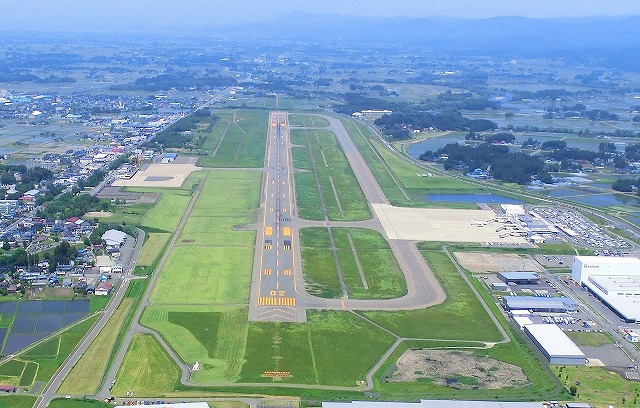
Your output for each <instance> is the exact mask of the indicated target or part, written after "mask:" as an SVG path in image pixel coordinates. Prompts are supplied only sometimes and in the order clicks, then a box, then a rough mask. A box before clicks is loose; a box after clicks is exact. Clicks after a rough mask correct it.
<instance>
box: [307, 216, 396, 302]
mask: <svg viewBox="0 0 640 408" xmlns="http://www.w3.org/2000/svg"><path fill="white" fill-rule="evenodd" d="M332 231H333V234H334V238H335V245H336V248H337V254H338V261H339V262H340V267H341V270H342V274H343V277H344V281H345V283H346V285H347V287H348V294H349V297H350V298H354V299H391V298H396V297H400V296H403V295H404V294H406V292H407V287H406V283H405V281H404V275H403V274H402V271H401V270H400V265H398V261H397V260H396V259H395V256H394V255H393V252H392V251H391V248H390V247H389V244H388V243H387V242H386V241H385V239H384V238H383V237H382V235H380V233H378V232H377V231H372V230H367V229H362V228H333V229H332ZM300 241H301V242H300V243H301V246H302V258H303V265H302V268H303V273H304V276H305V286H306V288H307V290H308V291H309V292H310V293H313V294H315V295H318V296H322V297H329V298H335V297H340V296H341V295H342V292H341V289H340V281H339V278H338V273H337V271H336V265H335V261H334V258H333V254H332V253H331V249H330V243H329V237H328V232H327V230H326V229H324V228H305V229H303V230H301V231H300ZM351 242H353V247H352V246H351ZM358 263H359V264H360V268H358ZM361 272H362V274H363V275H364V280H363V279H362V276H361V275H360V273H361Z"/></svg>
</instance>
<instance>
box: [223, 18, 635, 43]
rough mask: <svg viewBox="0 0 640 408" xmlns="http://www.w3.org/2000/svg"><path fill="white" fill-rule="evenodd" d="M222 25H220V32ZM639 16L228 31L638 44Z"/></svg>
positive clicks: (338, 21) (329, 23) (313, 23)
mask: <svg viewBox="0 0 640 408" xmlns="http://www.w3.org/2000/svg"><path fill="white" fill-rule="evenodd" d="M218 30H220V29H216V31H218ZM639 30H640V16H630V17H591V18H554V19H531V18H524V17H495V18H488V19H458V18H448V17H430V18H416V19H411V18H378V17H353V16H338V15H311V14H304V13H292V14H288V15H285V16H280V17H277V18H274V19H271V20H268V21H265V22H262V23H254V24H250V25H239V26H233V27H231V26H227V27H226V28H225V29H224V31H225V34H228V35H234V34H236V35H243V36H246V35H258V36H261V37H264V38H274V39H293V38H298V39H307V40H341V41H344V42H349V41H354V42H371V43H380V42H382V41H386V42H388V43H389V44H390V45H393V44H394V43H397V44H412V43H422V44H424V45H427V46H434V47H436V48H437V47H439V46H443V45H444V46H456V47H463V48H475V47H481V48H486V47H490V48H494V49H495V48H513V47H515V46H524V47H526V48H532V49H535V48H540V49H549V48H551V49H563V48H592V49H593V48H600V47H602V48H611V47H614V48H627V47H636V46H640V36H639V35H638V31H639Z"/></svg>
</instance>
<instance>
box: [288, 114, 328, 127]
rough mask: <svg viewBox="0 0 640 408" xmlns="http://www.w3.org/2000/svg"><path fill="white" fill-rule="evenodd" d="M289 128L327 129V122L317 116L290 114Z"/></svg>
mask: <svg viewBox="0 0 640 408" xmlns="http://www.w3.org/2000/svg"><path fill="white" fill-rule="evenodd" d="M288 119H289V125H290V126H298V127H327V126H329V121H328V120H326V119H325V118H323V117H321V116H318V115H305V114H302V113H291V114H289V116H288Z"/></svg>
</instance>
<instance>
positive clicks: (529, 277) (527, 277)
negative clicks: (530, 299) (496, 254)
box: [498, 272, 540, 285]
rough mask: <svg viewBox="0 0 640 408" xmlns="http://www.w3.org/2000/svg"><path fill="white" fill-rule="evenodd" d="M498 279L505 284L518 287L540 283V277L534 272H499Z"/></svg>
mask: <svg viewBox="0 0 640 408" xmlns="http://www.w3.org/2000/svg"><path fill="white" fill-rule="evenodd" d="M498 279H500V280H501V281H503V282H504V283H506V284H507V285H508V284H510V283H515V284H518V285H530V284H535V283H538V282H539V281H540V275H538V274H537V273H535V272H499V273H498Z"/></svg>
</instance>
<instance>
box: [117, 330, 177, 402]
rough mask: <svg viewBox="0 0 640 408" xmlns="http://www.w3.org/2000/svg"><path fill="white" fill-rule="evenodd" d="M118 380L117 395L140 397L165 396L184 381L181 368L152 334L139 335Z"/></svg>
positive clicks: (121, 368) (134, 339) (127, 354)
mask: <svg viewBox="0 0 640 408" xmlns="http://www.w3.org/2000/svg"><path fill="white" fill-rule="evenodd" d="M116 379H117V381H116V384H115V386H114V388H113V393H114V394H115V395H125V394H126V393H127V391H132V392H133V393H134V394H135V395H139V396H151V395H152V396H162V395H164V393H165V392H167V391H171V390H173V389H174V388H175V386H176V384H177V383H178V382H179V380H180V369H179V368H178V367H176V365H175V362H174V361H173V360H171V358H170V357H169V356H168V355H167V353H166V352H165V350H164V349H163V348H162V346H160V344H159V343H158V341H157V340H156V339H155V338H154V337H153V336H152V335H149V334H136V335H134V336H133V339H132V340H131V345H130V346H129V349H128V350H127V352H126V354H125V356H124V359H123V361H122V364H121V365H120V369H119V370H118V374H117V375H116Z"/></svg>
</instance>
